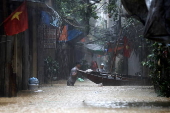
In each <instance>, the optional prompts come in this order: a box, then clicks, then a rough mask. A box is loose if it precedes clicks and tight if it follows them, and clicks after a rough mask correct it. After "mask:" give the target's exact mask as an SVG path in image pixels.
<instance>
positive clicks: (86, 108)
mask: <svg viewBox="0 0 170 113" xmlns="http://www.w3.org/2000/svg"><path fill="white" fill-rule="evenodd" d="M65 84H66V81H59V82H58V83H57V84H54V85H53V86H50V85H43V86H42V87H40V88H39V91H37V92H34V91H22V92H19V93H18V96H17V97H13V98H0V113H170V98H164V97H157V95H156V94H155V93H154V90H153V87H152V86H103V87H101V86H99V85H96V84H94V83H92V82H90V81H88V80H85V82H78V81H77V82H76V84H75V86H74V87H71V86H66V85H65Z"/></svg>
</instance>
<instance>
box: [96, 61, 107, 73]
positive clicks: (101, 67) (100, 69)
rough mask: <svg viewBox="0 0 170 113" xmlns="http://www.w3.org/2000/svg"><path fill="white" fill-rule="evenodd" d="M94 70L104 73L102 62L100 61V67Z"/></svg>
mask: <svg viewBox="0 0 170 113" xmlns="http://www.w3.org/2000/svg"><path fill="white" fill-rule="evenodd" d="M96 71H97V72H100V73H105V72H106V70H105V69H104V64H103V63H101V64H100V68H98V69H97V70H96Z"/></svg>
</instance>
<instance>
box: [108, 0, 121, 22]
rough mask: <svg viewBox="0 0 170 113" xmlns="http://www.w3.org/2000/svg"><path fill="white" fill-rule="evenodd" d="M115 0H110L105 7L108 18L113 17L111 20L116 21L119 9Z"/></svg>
mask: <svg viewBox="0 0 170 113" xmlns="http://www.w3.org/2000/svg"><path fill="white" fill-rule="evenodd" d="M116 1H117V0H111V1H110V2H109V4H108V6H107V9H108V14H109V15H108V16H109V17H110V18H111V17H112V16H113V20H117V18H118V16H119V15H118V14H119V8H118V6H117V4H116Z"/></svg>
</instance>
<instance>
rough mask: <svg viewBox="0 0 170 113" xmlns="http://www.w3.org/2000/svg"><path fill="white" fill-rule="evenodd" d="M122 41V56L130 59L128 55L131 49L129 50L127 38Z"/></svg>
mask: <svg viewBox="0 0 170 113" xmlns="http://www.w3.org/2000/svg"><path fill="white" fill-rule="evenodd" d="M123 41H124V50H123V54H124V56H125V57H127V58H129V57H130V54H131V48H130V46H129V42H128V39H127V37H124V38H123Z"/></svg>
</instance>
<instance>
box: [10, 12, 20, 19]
mask: <svg viewBox="0 0 170 113" xmlns="http://www.w3.org/2000/svg"><path fill="white" fill-rule="evenodd" d="M21 13H22V12H16V13H15V14H14V15H13V16H12V18H11V20H13V19H15V18H16V19H18V20H19V15H20V14H21Z"/></svg>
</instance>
